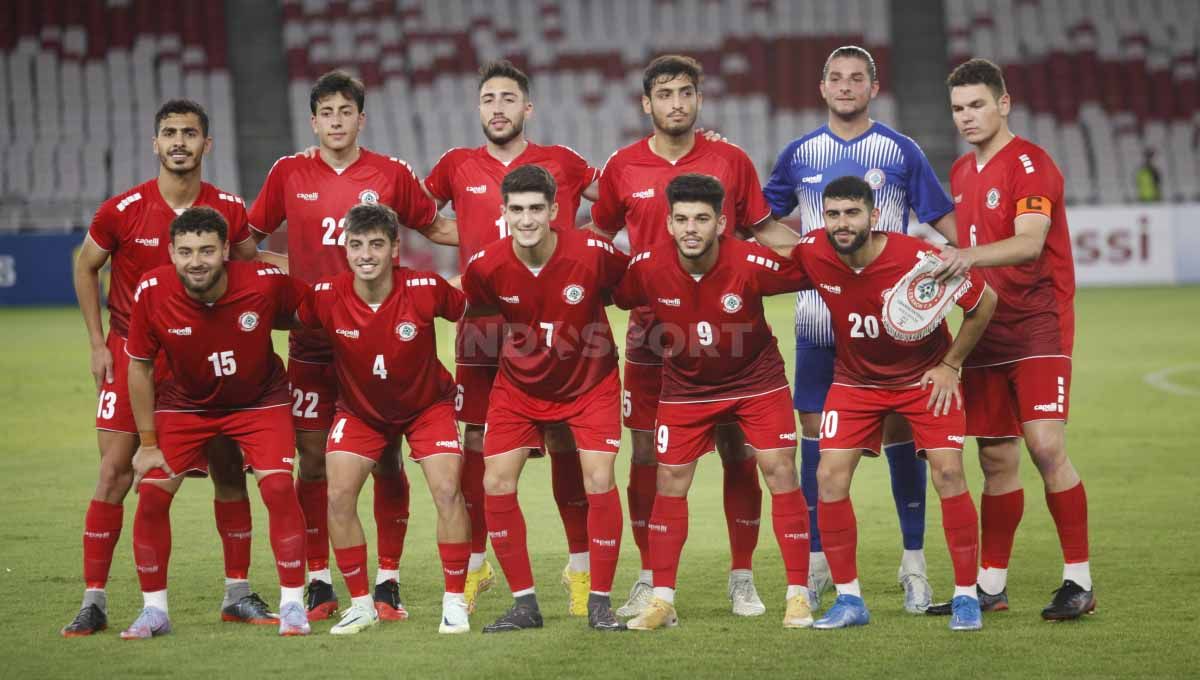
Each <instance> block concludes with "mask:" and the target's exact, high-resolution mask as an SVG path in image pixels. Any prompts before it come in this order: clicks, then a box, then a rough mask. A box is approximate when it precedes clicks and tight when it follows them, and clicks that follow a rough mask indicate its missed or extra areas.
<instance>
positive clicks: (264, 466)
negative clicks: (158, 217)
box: [121, 208, 309, 640]
mask: <svg viewBox="0 0 1200 680" xmlns="http://www.w3.org/2000/svg"><path fill="white" fill-rule="evenodd" d="M228 256H229V241H228V226H227V225H226V223H225V220H224V218H222V217H221V215H220V213H218V212H217V211H215V210H213V209H211V208H189V209H188V210H186V211H184V213H183V214H182V215H180V216H179V217H177V218H176V219H175V221H174V222H172V223H171V262H172V264H171V265H164V266H162V267H157V268H155V269H151V270H150V271H149V272H147V273H146V275H145V276H143V277H142V280H141V283H139V284H138V286H137V290H136V292H135V293H134V296H133V313H132V318H131V320H130V322H129V342H128V343H127V345H126V347H125V350H126V352H127V353H128V354H129V357H130V359H132V361H130V363H129V401H130V406H131V407H132V409H133V417H134V420H135V421H136V422H137V428H138V435H139V436H140V438H141V445H140V446H139V447H138V452H137V454H135V455H134V460H133V467H134V471H135V477H134V484H138V482H139V481H140V482H141V484H140V486H138V505H137V517H136V518H135V519H134V523H133V543H134V551H133V552H134V561H135V562H136V564H137V570H138V580H139V581H140V583H141V587H142V599H143V601H144V608H143V609H142V612H141V614H139V615H138V617H137V619H136V620H135V621H134V622H133V624H132V625H131V626H130V627H129V628H128V629H127V630H125V631H124V632H122V633H121V637H122V638H124V639H127V640H135V639H146V638H150V637H154V636H156V635H163V634H165V633H169V632H170V631H171V621H170V619H169V618H168V616H167V612H168V610H167V567H168V563H169V562H170V557H171V514H170V513H171V501H172V500H174V497H175V492H176V491H177V490H178V489H179V486H180V484H182V483H183V477H184V476H194V475H200V476H203V475H206V474H207V473H208V460H207V456H206V455H205V452H204V449H205V445H206V444H207V443H208V442H209V441H211V440H212V439H213V438H215V437H217V436H221V435H224V436H226V437H228V438H230V439H232V440H233V441H234V442H235V443H236V444H237V446H238V447H240V448H241V451H242V455H243V457H244V463H243V464H244V466H245V468H246V469H247V470H253V471H254V478H255V479H256V480H258V490H259V493H260V494H261V495H262V499H263V504H265V505H266V506H267V512H268V514H269V515H270V523H271V550H272V552H273V553H274V555H275V565H276V567H277V569H278V571H279V585H280V590H281V594H280V604H279V634H280V635H307V634H308V632H309V626H308V617H307V616H306V614H305V611H304V603H303V595H304V561H303V560H304V518H303V517H302V515H301V513H300V502H299V501H298V500H297V498H296V490H295V488H294V487H293V486H292V450H293V448H294V447H295V441H294V435H293V432H292V427H291V419H290V417H289V414H288V405H289V403H290V402H289V399H288V393H287V376H286V374H285V372H284V370H283V361H281V360H280V359H279V357H278V355H276V354H275V351H274V349H273V347H272V346H271V330H272V328H289V327H290V326H291V325H292V320H293V317H294V315H295V313H296V310H297V309H298V308H299V305H300V302H301V300H302V299H303V297H304V295H305V293H306V292H307V291H306V289H305V287H304V286H303V284H301V283H300V282H299V281H297V280H296V279H293V278H291V277H289V276H288V275H286V274H284V273H283V271H282V270H280V269H279V268H277V267H273V266H270V265H263V264H254V263H247V262H230V263H228V264H226V263H225V258H227V257H228ZM160 351H161V352H162V355H163V362H164V363H165V364H166V365H167V366H168V367H169V369H170V371H171V373H170V376H171V377H170V378H169V379H167V380H166V381H163V382H161V383H160V385H158V386H156V385H155V382H154V375H153V374H154V370H155V369H154V363H155V357H156V356H158V355H159V352H160ZM159 437H161V448H160V446H159V443H160V442H159Z"/></svg>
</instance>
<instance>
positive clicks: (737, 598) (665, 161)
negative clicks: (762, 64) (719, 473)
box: [589, 55, 795, 616]
mask: <svg viewBox="0 0 1200 680" xmlns="http://www.w3.org/2000/svg"><path fill="white" fill-rule="evenodd" d="M701 78H702V73H701V68H700V64H699V63H698V62H697V61H696V60H694V59H692V58H690V57H684V56H678V55H667V56H662V57H658V58H657V59H655V60H654V61H652V62H650V64H649V65H648V66H647V67H646V70H645V72H644V73H643V76H642V110H643V111H645V113H646V114H648V115H649V116H650V120H651V122H652V124H653V126H654V132H653V133H652V134H651V135H650V136H648V137H646V138H643V139H640V140H638V141H636V142H634V143H633V144H630V145H629V146H626V147H624V148H622V149H620V150H618V151H617V152H616V153H614V154H613V155H612V157H610V158H609V159H608V163H607V164H606V165H605V166H604V171H603V173H602V174H601V176H600V196H599V199H598V200H597V202H596V204H595V205H593V206H592V221H593V224H592V225H589V226H590V227H591V228H593V229H595V230H598V231H599V232H601V233H604V234H606V235H607V236H610V237H611V236H613V235H615V234H616V233H617V232H619V231H620V230H621V229H622V228H624V229H628V231H629V242H630V247H631V249H632V251H633V252H642V251H645V250H648V249H650V248H652V247H654V246H657V245H659V244H662V243H668V242H670V235H669V233H668V232H667V230H666V227H665V226H664V225H665V224H666V221H667V212H668V210H667V201H666V197H665V196H664V193H665V191H666V186H667V183H668V182H670V181H671V180H672V179H673V178H675V177H677V176H678V175H681V174H684V173H688V172H700V173H705V174H708V175H712V176H714V177H716V178H717V179H718V180H720V182H721V184H722V185H724V187H725V190H726V192H727V193H728V195H729V200H728V201H725V203H724V213H723V214H724V215H725V217H726V219H727V220H728V221H729V223H730V224H731V225H732V226H733V227H736V228H738V229H746V230H749V229H753V234H754V236H755V238H757V239H758V240H759V241H760V242H763V243H764V244H766V245H770V246H777V245H790V244H792V243H794V242H795V234H793V233H791V231H790V230H788V229H787V228H786V227H783V226H782V225H780V224H779V223H777V222H775V221H774V220H772V219H771V209H770V208H769V207H768V206H767V204H766V202H765V201H764V200H763V195H762V188H761V186H760V185H759V183H758V175H757V173H756V171H755V169H754V164H753V163H752V162H751V161H750V157H749V156H747V155H746V152H744V151H742V150H741V149H739V148H738V147H736V146H734V145H733V144H729V143H728V142H724V141H714V140H711V139H709V138H706V137H705V136H700V135H697V133H696V129H695V125H696V118H697V117H698V116H699V114H700V105H701V102H702V100H703V97H702V95H701V93H700V81H701ZM661 341H662V338H661V332H660V331H659V330H657V329H656V325H655V322H654V317H653V315H652V314H651V313H650V311H649V307H641V308H638V309H635V310H633V311H632V312H631V313H630V315H629V330H628V334H627V335H626V342H625V393H624V398H623V399H622V404H623V412H624V417H625V427H627V428H629V431H630V439H631V440H632V442H633V462H632V465H631V466H630V475H629V488H628V494H629V496H628V498H629V523H630V526H631V527H632V529H633V537H634V540H635V541H636V542H637V546H638V551H639V552H640V553H641V561H642V568H641V573H640V575H639V577H638V580H637V581H636V582H635V583H634V584H633V588H632V590H631V591H630V594H629V601H628V602H627V603H626V604H625V606H623V607H621V608H620V610H618V614H620V615H621V616H633V615H636V614H638V613H640V612H641V611H642V610H643V609H644V608H645V607H646V606H647V605H648V604H649V603H650V601H651V599H652V592H651V589H652V587H651V585H650V582H651V572H650V552H649V550H650V541H649V526H648V524H647V522H648V521H649V519H650V511H651V508H652V507H653V506H654V489H655V474H656V473H655V467H656V465H657V463H656V461H655V456H654V436H653V433H652V430H653V428H654V415H655V411H656V410H657V408H658V394H659V390H660V388H661V385H662V371H663V368H662V365H663V359H662V353H661V344H662V342H661ZM717 448H718V450H719V451H720V453H721V459H722V462H723V463H724V466H725V478H724V479H725V483H724V497H725V521H726V525H727V528H728V530H729V545H730V551H731V553H732V559H731V564H730V574H729V589H728V594H729V598H730V599H731V600H732V602H733V612H734V613H735V614H739V615H742V616H756V615H759V614H762V613H764V612H765V611H766V607H764V606H763V603H762V600H761V599H760V598H759V597H758V592H757V591H756V590H755V588H754V578H753V572H752V571H751V568H752V561H753V555H754V548H755V546H756V545H758V523H759V518H760V516H761V514H762V489H761V488H760V487H759V485H758V474H757V472H756V470H755V461H754V457H753V456H752V455H750V454H749V453H748V452H747V450H746V449H745V446H744V438H743V436H742V434H741V433H740V432H738V430H737V428H736V427H721V428H718V435H717Z"/></svg>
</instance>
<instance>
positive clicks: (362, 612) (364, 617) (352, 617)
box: [329, 603, 379, 635]
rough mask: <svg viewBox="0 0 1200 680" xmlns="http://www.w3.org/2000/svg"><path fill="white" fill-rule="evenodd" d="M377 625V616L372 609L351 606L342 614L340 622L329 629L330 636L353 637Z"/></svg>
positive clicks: (367, 606)
mask: <svg viewBox="0 0 1200 680" xmlns="http://www.w3.org/2000/svg"><path fill="white" fill-rule="evenodd" d="M378 623H379V614H378V613H377V612H376V611H375V608H374V607H371V606H369V605H364V604H358V603H355V604H352V605H350V606H349V607H348V608H347V609H346V610H345V611H343V612H342V620H341V621H338V622H337V623H335V624H333V628H330V629H329V634H330V635H354V634H356V633H361V632H363V631H364V630H366V629H368V628H370V627H371V626H374V625H376V624H378Z"/></svg>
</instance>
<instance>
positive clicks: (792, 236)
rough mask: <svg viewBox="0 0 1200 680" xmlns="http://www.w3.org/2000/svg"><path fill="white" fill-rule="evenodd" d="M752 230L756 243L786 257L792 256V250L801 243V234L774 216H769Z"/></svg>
mask: <svg viewBox="0 0 1200 680" xmlns="http://www.w3.org/2000/svg"><path fill="white" fill-rule="evenodd" d="M750 229H751V231H752V235H753V236H754V240H755V241H757V242H758V243H759V244H760V245H763V246H766V247H767V248H770V249H771V250H773V251H775V252H776V253H777V254H779V255H782V256H784V257H788V256H789V255H791V253H792V249H793V248H795V247H796V244H797V243H799V242H800V235H799V234H797V233H796V232H794V231H792V229H791V227H789V226H788V225H786V224H784V223H783V222H780V221H779V220H777V219H775V217H774V216H772V215H768V216H767V217H766V218H764V219H763V220H762V221H760V222H759V223H758V224H756V225H754V226H753V227H751V228H750Z"/></svg>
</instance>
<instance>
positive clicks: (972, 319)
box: [921, 284, 997, 416]
mask: <svg viewBox="0 0 1200 680" xmlns="http://www.w3.org/2000/svg"><path fill="white" fill-rule="evenodd" d="M996 299H997V298H996V291H994V290H992V288H991V287H990V286H988V285H986V284H983V292H982V293H981V294H980V296H979V302H977V303H976V304H975V306H974V307H972V308H971V309H968V310H965V311H964V312H963V322H962V326H960V327H959V329H958V335H956V336H954V342H952V343H951V344H950V349H949V350H948V351H947V352H946V356H944V357H942V360H941V362H940V363H938V365H937V366H934V367H933V368H931V369H929V370H928V371H925V375H923V376H921V389H925V388H926V387H928V386H930V385H932V386H933V390H932V392H930V394H929V402H928V403H927V404H926V408H929V409H930V410H932V411H933V414H934V415H943V416H944V415H948V414H949V413H950V407H951V405H952V404H953V403H954V402H955V401H957V402H958V407H959V408H962V407H963V399H962V392H961V391H960V390H959V388H958V376H959V371H960V370H962V365H963V361H965V360H966V358H967V356H968V355H970V354H971V350H973V349H975V344H976V343H978V342H979V338H982V337H983V332H984V330H986V329H987V325H988V322H989V321H991V320H992V314H993V313H994V312H995V311H996Z"/></svg>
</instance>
